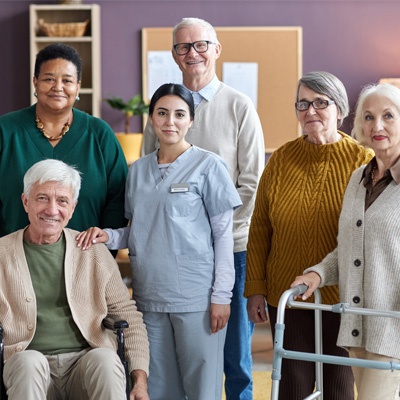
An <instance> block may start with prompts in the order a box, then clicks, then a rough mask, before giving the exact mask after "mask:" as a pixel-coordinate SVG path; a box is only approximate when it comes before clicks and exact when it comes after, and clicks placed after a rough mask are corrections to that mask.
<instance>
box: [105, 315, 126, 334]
mask: <svg viewBox="0 0 400 400" xmlns="http://www.w3.org/2000/svg"><path fill="white" fill-rule="evenodd" d="M103 326H104V327H105V328H106V329H110V330H112V331H114V330H117V329H125V328H129V324H128V322H127V321H125V320H124V319H121V318H120V317H118V316H116V315H107V317H105V318H104V319H103Z"/></svg>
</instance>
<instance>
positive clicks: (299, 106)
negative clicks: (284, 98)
mask: <svg viewBox="0 0 400 400" xmlns="http://www.w3.org/2000/svg"><path fill="white" fill-rule="evenodd" d="M311 104H312V106H313V107H314V110H323V109H324V108H327V107H328V106H330V105H331V104H335V102H334V101H333V100H323V99H317V100H314V101H307V100H302V101H298V102H297V103H294V106H295V107H296V110H297V111H307V110H308V109H309V108H310V105H311Z"/></svg>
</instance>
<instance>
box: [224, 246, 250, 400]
mask: <svg viewBox="0 0 400 400" xmlns="http://www.w3.org/2000/svg"><path fill="white" fill-rule="evenodd" d="M234 259H235V286H234V288H233V296H232V303H231V316H230V317H229V322H228V329H227V332H226V341H225V355H224V357H225V358H224V372H225V394H226V400H252V399H253V378H252V367H253V361H252V357H251V341H252V336H253V331H254V324H253V323H252V322H250V321H249V318H248V315H247V299H246V298H245V297H243V292H244V284H245V280H246V252H245V251H241V252H238V253H234Z"/></svg>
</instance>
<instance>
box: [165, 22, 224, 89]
mask: <svg viewBox="0 0 400 400" xmlns="http://www.w3.org/2000/svg"><path fill="white" fill-rule="evenodd" d="M199 40H209V41H210V42H216V40H215V38H213V37H211V34H210V32H209V31H208V30H207V29H206V28H205V27H202V26H200V25H190V26H187V27H183V28H181V29H179V30H178V31H177V32H176V34H175V38H174V44H178V43H193V42H197V41H199ZM220 54H221V45H220V44H219V43H218V44H209V45H208V50H207V51H206V52H205V53H197V51H196V50H195V49H194V48H193V47H191V48H190V51H189V53H187V54H185V55H183V56H179V55H178V54H176V52H175V51H174V50H172V56H173V58H174V60H175V62H176V63H177V64H178V66H179V68H180V70H181V71H182V75H183V82H184V84H185V86H186V87H188V88H189V89H191V90H199V89H198V87H196V88H194V87H193V84H194V82H196V85H197V86H199V87H200V88H202V87H204V86H206V85H207V84H208V83H209V82H210V81H211V80H212V78H213V77H214V75H215V62H216V61H217V59H218V58H219V56H220Z"/></svg>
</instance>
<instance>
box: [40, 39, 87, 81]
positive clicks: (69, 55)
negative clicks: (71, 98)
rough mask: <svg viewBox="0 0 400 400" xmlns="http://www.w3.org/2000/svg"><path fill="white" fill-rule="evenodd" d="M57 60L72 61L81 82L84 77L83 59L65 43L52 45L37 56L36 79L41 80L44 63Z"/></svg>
mask: <svg viewBox="0 0 400 400" xmlns="http://www.w3.org/2000/svg"><path fill="white" fill-rule="evenodd" d="M57 58H62V59H63V60H67V61H70V62H72V64H74V65H75V67H76V72H77V75H78V82H79V81H80V80H81V75H82V58H81V56H80V55H79V53H78V52H77V51H76V50H75V49H74V48H73V47H71V46H68V45H66V44H64V43H53V44H50V45H48V46H46V47H44V48H43V49H42V50H40V51H39V53H37V54H36V61H35V72H34V75H35V78H36V79H38V78H39V74H40V68H41V66H42V64H43V63H45V62H46V61H50V60H55V59H57Z"/></svg>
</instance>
